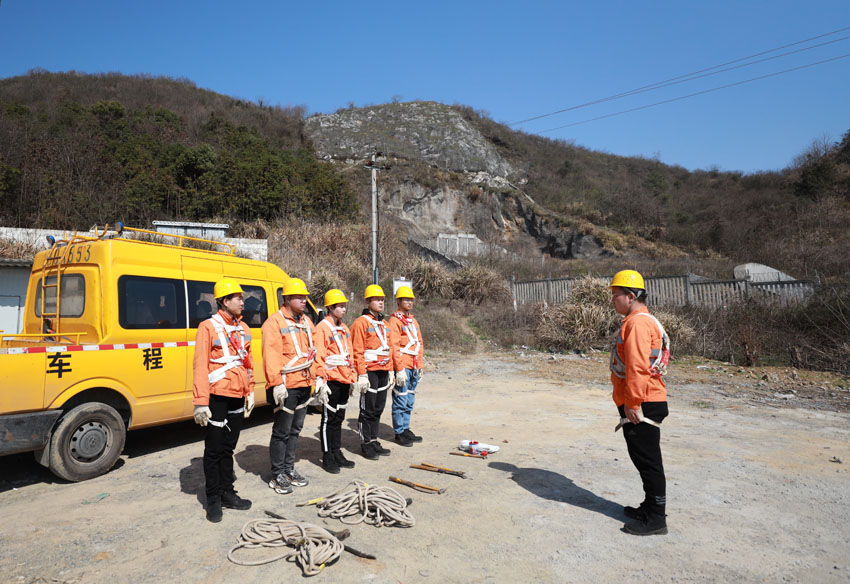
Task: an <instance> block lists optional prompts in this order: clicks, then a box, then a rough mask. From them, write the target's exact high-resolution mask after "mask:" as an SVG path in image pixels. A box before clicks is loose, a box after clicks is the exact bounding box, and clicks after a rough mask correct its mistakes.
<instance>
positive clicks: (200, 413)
mask: <svg viewBox="0 0 850 584" xmlns="http://www.w3.org/2000/svg"><path fill="white" fill-rule="evenodd" d="M210 418H212V412H211V411H210V408H209V406H195V423H196V424H199V425H201V426H206V425H207V422H208V421H209V419H210Z"/></svg>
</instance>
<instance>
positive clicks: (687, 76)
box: [507, 26, 850, 126]
mask: <svg viewBox="0 0 850 584" xmlns="http://www.w3.org/2000/svg"><path fill="white" fill-rule="evenodd" d="M846 30H850V26H846V27H844V28H839V29H838V30H834V31H832V32H827V33H824V34H819V35H817V36H813V37H810V38H807V39H804V40H801V41H797V42H793V43H789V44H787V45H782V46H781V47H776V48H774V49H770V50H767V51H762V52H760V53H755V54H753V55H748V56H746V57H741V58H739V59H734V60H732V61H727V62H726V63H720V64H719V65H714V66H713V67H707V68H705V69H700V70H699V71H693V72H692V73H686V74H684V75H679V76H677V77H671V78H670V79H665V80H664V81H657V82H655V83H650V84H649V85H644V86H642V87H637V88H635V89H630V90H629V91H624V92H623V93H617V94H614V95H610V96H608V97H602V98H599V99H595V100H593V101H588V102H586V103H582V104H579V105H574V106H571V107H568V108H564V109H560V110H557V111H554V112H550V113H548V114H541V115H539V116H533V117H530V118H526V119H524V120H520V121H518V122H511V123H509V124H507V125H508V126H517V125H519V124H524V123H526V122H532V121H534V120H540V119H542V118H548V117H550V116H554V115H556V114H561V113H564V112H568V111H572V110H576V109H580V108H584V107H588V106H591V105H596V104H599V103H604V102H606V101H611V100H615V99H620V98H623V97H628V96H630V95H635V94H638V93H643V92H646V91H651V90H652V89H658V88H660V87H667V85H675V84H676V83H672V82H677V83H684V82H685V81H690V78H693V79H698V78H699V77H694V76H695V75H699V74H700V73H705V72H707V71H712V70H714V69H719V68H720V67H726V66H727V65H732V64H734V63H740V62H741V61H746V60H747V59H753V58H755V57H760V56H762V55H766V54H768V53H773V52H776V51H781V50H782V49H787V48H789V47H793V46H796V45H800V44H802V43H807V42H810V41H813V40H817V39H820V38H823V37H827V36H832V35H834V34H838V33H840V32H844V31H846ZM846 38H848V37H844V38H841V39H838V40H836V41H830V42H828V43H822V45H823V44H831V43H834V42H838V41H841V40H845V39H846ZM822 45H815V47H817V46H822ZM808 48H814V47H808ZM808 48H806V49H800V50H798V51H791V52H789V53H786V55H790V54H792V53H795V52H800V51H804V50H808ZM778 56H784V55H778ZM771 58H776V57H771ZM763 60H768V59H763ZM759 62H761V61H754V63H759ZM750 64H753V63H750ZM744 66H746V65H740V66H739V67H744ZM739 67H733V68H732V69H736V68H739ZM730 70H731V69H727V71H730ZM719 72H720V71H718V73H719ZM711 75H714V73H712V74H711ZM705 76H706V75H700V77H705ZM680 79H681V80H683V81H679V80H680ZM665 84H667V85H665Z"/></svg>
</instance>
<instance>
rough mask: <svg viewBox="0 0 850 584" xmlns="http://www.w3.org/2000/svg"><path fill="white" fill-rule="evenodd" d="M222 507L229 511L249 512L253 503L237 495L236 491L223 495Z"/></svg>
mask: <svg viewBox="0 0 850 584" xmlns="http://www.w3.org/2000/svg"><path fill="white" fill-rule="evenodd" d="M221 506H222V507H227V508H228V509H238V510H240V511H247V510H248V509H250V508H251V501H249V500H248V499H243V498H242V497H240V496H239V495H237V494H236V491H225V492H224V493H222V494H221Z"/></svg>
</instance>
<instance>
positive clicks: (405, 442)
mask: <svg viewBox="0 0 850 584" xmlns="http://www.w3.org/2000/svg"><path fill="white" fill-rule="evenodd" d="M395 441H396V443H397V444H401V445H402V446H413V441H412V440H410V439H409V438H408V437H407V436H405V435H404V432H402V433H400V434H396V435H395Z"/></svg>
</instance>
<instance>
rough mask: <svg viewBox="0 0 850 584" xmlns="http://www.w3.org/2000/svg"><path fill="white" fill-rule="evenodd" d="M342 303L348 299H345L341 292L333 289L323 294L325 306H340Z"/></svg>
mask: <svg viewBox="0 0 850 584" xmlns="http://www.w3.org/2000/svg"><path fill="white" fill-rule="evenodd" d="M343 302H348V298H346V297H345V294H343V293H342V290H337V289H336V288H334V289H333V290H328V291H327V292H325V306H333V305H334V304H341V303H343Z"/></svg>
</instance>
